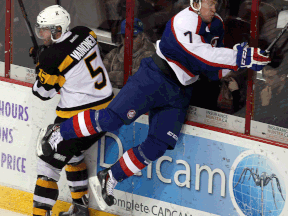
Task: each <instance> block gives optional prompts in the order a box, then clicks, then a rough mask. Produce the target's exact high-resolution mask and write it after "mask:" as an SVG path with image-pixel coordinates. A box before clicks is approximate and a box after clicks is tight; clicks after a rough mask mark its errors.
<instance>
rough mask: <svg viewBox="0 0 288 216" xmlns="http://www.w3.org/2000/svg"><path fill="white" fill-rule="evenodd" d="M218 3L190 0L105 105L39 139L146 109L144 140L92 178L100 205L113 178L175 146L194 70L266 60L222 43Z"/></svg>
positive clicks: (112, 123)
mask: <svg viewBox="0 0 288 216" xmlns="http://www.w3.org/2000/svg"><path fill="white" fill-rule="evenodd" d="M217 5H218V1H217V0H191V5H190V7H187V8H186V9H184V10H182V11H181V12H179V13H178V14H177V15H175V16H174V17H173V18H172V19H171V20H170V21H169V22H168V23H167V25H166V28H165V31H164V33H163V36H162V38H161V40H159V41H157V44H156V45H157V50H156V52H157V53H156V54H155V55H153V56H152V57H150V58H145V59H143V60H142V62H141V65H140V68H139V70H138V71H137V72H136V73H135V74H134V75H133V76H132V77H130V78H129V80H128V82H127V84H126V85H125V86H124V87H123V88H122V89H121V91H120V92H119V93H118V95H117V96H116V97H115V99H114V100H113V101H112V102H111V103H110V104H109V105H108V107H107V108H105V109H102V110H99V111H93V110H89V111H88V110H87V111H84V112H83V113H79V114H77V115H76V116H74V117H73V118H70V119H68V120H66V121H65V122H62V123H61V124H60V128H57V129H56V130H54V131H50V132H49V133H47V134H46V136H45V137H44V139H43V140H42V141H43V145H42V148H45V149H49V150H50V152H51V150H53V149H54V146H58V147H61V146H62V145H63V142H59V141H60V140H69V139H75V138H77V137H79V138H81V137H87V136H91V135H93V134H97V133H102V132H103V131H109V132H110V131H114V130H117V129H118V128H120V127H121V126H122V125H123V124H131V123H132V122H133V121H135V120H136V119H137V118H138V117H139V116H140V115H142V114H145V113H147V112H149V131H148V136H147V138H146V139H145V141H144V142H142V143H141V144H140V145H138V146H135V147H133V148H131V149H129V150H128V151H126V152H125V153H124V154H123V156H122V157H121V158H120V159H119V160H118V161H117V162H116V163H115V164H113V165H112V166H111V167H110V168H108V169H105V170H101V171H99V172H98V174H97V176H96V177H95V178H91V181H93V185H95V187H92V188H94V190H93V193H94V195H95V199H96V200H97V202H98V204H99V206H100V207H101V208H102V209H105V208H106V207H107V206H111V205H113V203H114V199H115V198H114V195H113V190H114V188H115V186H116V185H117V183H118V182H122V181H123V180H125V179H127V178H129V177H130V176H132V175H134V174H135V173H137V172H139V171H140V170H142V169H144V168H145V167H146V166H147V165H148V164H149V163H151V162H152V161H155V160H157V159H158V158H160V157H161V156H163V155H164V154H165V152H166V150H171V149H174V147H175V145H176V143H177V140H178V137H179V134H180V130H181V127H182V124H183V122H184V120H185V116H186V113H187V109H188V107H189V102H190V100H193V94H197V92H195V91H193V83H194V82H196V81H197V79H198V77H199V74H201V73H203V74H205V75H206V76H208V77H209V78H210V79H212V80H217V79H220V78H221V77H222V76H223V75H224V73H223V72H228V71H230V70H233V71H235V72H236V73H237V70H238V68H252V69H253V70H255V71H259V70H261V69H262V68H263V67H264V66H265V65H266V64H268V63H269V62H270V58H269V57H268V56H264V55H262V54H261V53H262V51H261V50H260V49H258V48H253V47H248V46H246V44H236V45H235V46H234V48H235V49H229V48H224V45H223V36H224V26H223V22H222V19H221V18H220V17H219V16H218V15H217V13H216V9H217ZM203 100H205V98H203ZM85 115H89V116H91V118H90V121H86V118H84V117H83V116H85ZM94 116H96V118H94ZM91 126H93V129H94V131H92V130H91V131H89V133H88V132H87V128H91ZM64 144H65V143H64ZM45 151H46V150H45ZM52 152H53V151H52ZM100 183H101V184H100Z"/></svg>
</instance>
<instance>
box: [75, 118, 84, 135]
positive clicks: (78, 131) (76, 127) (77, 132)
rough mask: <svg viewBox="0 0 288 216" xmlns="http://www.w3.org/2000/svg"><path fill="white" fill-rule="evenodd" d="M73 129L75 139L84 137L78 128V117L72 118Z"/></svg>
mask: <svg viewBox="0 0 288 216" xmlns="http://www.w3.org/2000/svg"><path fill="white" fill-rule="evenodd" d="M73 128H74V131H75V133H76V136H77V137H84V135H83V134H82V132H81V129H80V126H79V121H78V115H75V116H74V117H73Z"/></svg>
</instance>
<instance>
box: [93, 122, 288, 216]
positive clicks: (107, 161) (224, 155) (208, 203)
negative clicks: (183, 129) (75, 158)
mask: <svg viewBox="0 0 288 216" xmlns="http://www.w3.org/2000/svg"><path fill="white" fill-rule="evenodd" d="M147 133H148V125H146V124H143V123H139V122H135V123H133V124H131V125H129V126H124V127H122V128H121V129H120V130H119V131H115V132H113V133H108V134H107V136H106V137H105V142H104V143H103V142H102V144H101V146H100V148H99V149H100V151H99V157H98V158H99V161H98V165H97V170H98V171H99V170H101V169H103V168H106V167H109V166H110V165H112V164H113V163H115V162H116V161H117V159H118V158H119V157H120V156H121V155H122V154H123V153H124V152H125V151H127V150H128V149H130V148H132V147H134V146H137V145H139V144H140V143H141V142H143V141H144V140H145V138H146V136H147ZM151 150H152V151H153V149H151ZM285 175H286V174H285V173H283V170H282V169H281V163H279V161H277V159H275V158H274V156H273V154H271V155H270V153H269V152H267V151H263V150H255V149H253V150H252V149H248V148H244V147H241V146H237V145H232V144H229V143H224V142H219V141H216V140H213V137H211V139H207V138H203V137H199V136H193V135H189V134H184V133H182V134H181V135H180V136H179V140H178V143H177V145H176V147H175V149H174V150H172V151H171V150H168V151H166V153H165V154H164V156H162V157H161V158H159V159H158V160H157V161H154V162H153V163H152V164H151V165H149V166H148V167H146V168H145V169H144V170H142V172H141V173H138V174H137V175H134V176H132V177H131V178H129V179H127V180H125V181H123V182H121V183H118V185H117V186H116V189H117V190H119V191H122V192H128V193H131V194H133V195H139V196H141V197H144V198H145V197H146V198H149V200H151V199H152V200H154V201H153V203H154V202H155V203H157V202H161V203H168V204H172V205H176V206H181V207H185V209H186V210H187V209H191V211H188V212H189V213H187V211H186V212H185V213H181V211H176V210H175V209H174V210H173V209H169V208H165V209H164V208H163V209H160V208H158V207H157V208H156V207H155V205H154V208H153V205H152V206H150V207H149V206H144V205H143V206H142V207H141V204H137V205H138V209H139V211H140V210H141V212H142V214H144V215H165V216H166V215H167V216H176V215H177V216H179V215H183V216H184V215H187V216H188V215H189V216H190V215H193V216H195V215H221V216H226V215H227V216H228V215H251V216H254V215H255V216H256V215H273V216H278V215H283V212H282V210H283V209H284V206H285V200H286V185H285V181H284V178H283V176H285ZM115 198H116V199H115V203H114V205H115V206H116V207H117V208H123V209H125V210H126V211H130V212H131V211H132V212H133V211H136V207H137V206H136V205H135V203H133V202H132V201H130V202H127V201H125V202H127V203H126V205H125V203H123V202H121V199H122V198H121V197H117V196H115ZM120 204H121V205H120ZM168 206H169V205H168ZM145 207H147V208H145ZM127 208H128V209H127ZM141 208H142V209H141ZM193 210H198V211H199V212H203V213H204V214H197V213H196V214H195V213H193V212H194V211H193ZM205 213H207V214H205ZM135 215H137V214H135Z"/></svg>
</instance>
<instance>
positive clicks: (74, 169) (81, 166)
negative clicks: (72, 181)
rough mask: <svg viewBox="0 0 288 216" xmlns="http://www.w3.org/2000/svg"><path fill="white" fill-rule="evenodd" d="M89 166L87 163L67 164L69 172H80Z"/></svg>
mask: <svg viewBox="0 0 288 216" xmlns="http://www.w3.org/2000/svg"><path fill="white" fill-rule="evenodd" d="M86 169H87V166H86V163H81V164H79V165H77V166H72V165H66V167H65V170H66V171H67V172H78V171H82V170H86Z"/></svg>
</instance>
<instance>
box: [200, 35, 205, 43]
mask: <svg viewBox="0 0 288 216" xmlns="http://www.w3.org/2000/svg"><path fill="white" fill-rule="evenodd" d="M200 37H201V41H202V42H203V43H206V41H205V39H204V37H203V36H202V35H200Z"/></svg>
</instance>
